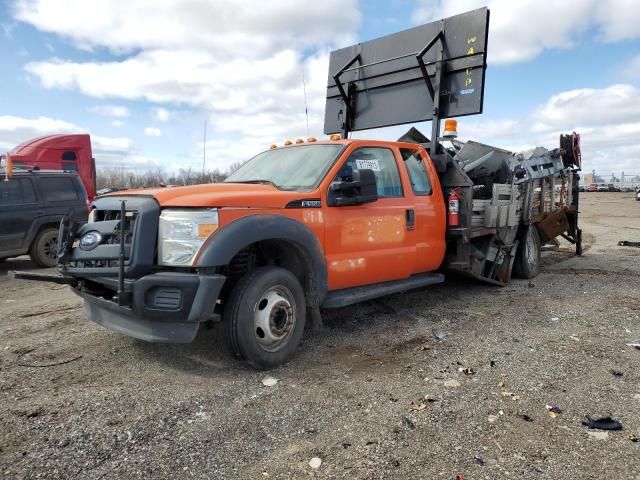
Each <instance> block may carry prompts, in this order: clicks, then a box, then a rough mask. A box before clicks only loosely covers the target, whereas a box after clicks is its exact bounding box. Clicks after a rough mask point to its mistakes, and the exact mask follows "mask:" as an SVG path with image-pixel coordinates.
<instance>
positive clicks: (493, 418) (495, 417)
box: [487, 415, 500, 423]
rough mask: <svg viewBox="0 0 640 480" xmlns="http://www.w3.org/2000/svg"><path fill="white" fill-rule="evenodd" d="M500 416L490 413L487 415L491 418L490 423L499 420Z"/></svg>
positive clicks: (488, 418)
mask: <svg viewBox="0 0 640 480" xmlns="http://www.w3.org/2000/svg"><path fill="white" fill-rule="evenodd" d="M499 418H500V417H499V416H498V415H489V416H488V417H487V420H489V423H495V422H497V421H498V419H499Z"/></svg>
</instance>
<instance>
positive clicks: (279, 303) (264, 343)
mask: <svg viewBox="0 0 640 480" xmlns="http://www.w3.org/2000/svg"><path fill="white" fill-rule="evenodd" d="M226 303H227V304H226V307H225V309H224V315H223V323H224V325H225V332H226V337H227V342H228V344H229V348H230V349H231V352H232V353H233V354H234V355H236V356H238V357H240V358H243V359H244V360H246V361H247V363H249V364H250V365H251V366H253V367H255V368H258V369H268V368H273V367H276V366H278V365H281V364H282V363H284V362H285V361H287V360H288V359H289V358H290V357H291V356H292V355H293V353H294V352H295V350H296V348H297V347H298V344H299V343H300V340H301V338H302V334H303V332H304V323H305V312H306V306H305V298H304V291H303V289H302V286H301V285H300V282H299V281H298V279H297V278H296V277H295V275H293V274H292V273H291V272H290V271H289V270H285V269H284V268H279V267H260V268H257V269H255V270H253V271H251V272H249V273H247V274H246V275H245V276H244V277H242V278H241V279H240V281H238V283H237V284H236V286H235V287H234V288H233V291H232V292H231V295H230V296H229V298H228V300H227V302H226Z"/></svg>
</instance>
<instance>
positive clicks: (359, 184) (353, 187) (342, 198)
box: [327, 169, 378, 207]
mask: <svg viewBox="0 0 640 480" xmlns="http://www.w3.org/2000/svg"><path fill="white" fill-rule="evenodd" d="M376 200H378V186H377V184H376V174H375V172H374V171H373V170H369V169H361V170H354V171H353V176H352V180H351V181H348V182H333V183H332V184H331V186H330V187H329V192H328V196H327V203H328V204H329V205H330V206H336V207H339V206H344V205H361V204H363V203H370V202H375V201H376Z"/></svg>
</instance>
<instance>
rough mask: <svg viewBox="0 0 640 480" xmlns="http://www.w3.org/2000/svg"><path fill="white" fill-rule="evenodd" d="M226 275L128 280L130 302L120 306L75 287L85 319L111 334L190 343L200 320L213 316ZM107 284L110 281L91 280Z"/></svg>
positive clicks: (166, 274)
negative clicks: (117, 333)
mask: <svg viewBox="0 0 640 480" xmlns="http://www.w3.org/2000/svg"><path fill="white" fill-rule="evenodd" d="M225 280H226V277H224V276H223V275H207V274H195V273H177V272H160V273H153V274H150V275H145V276H143V277H141V278H139V279H136V280H129V281H127V283H126V289H127V290H128V291H129V292H130V298H131V304H130V305H126V306H120V305H118V304H117V303H116V302H115V301H113V300H108V299H106V298H103V297H102V296H98V295H95V294H93V293H92V292H91V289H90V288H86V287H81V286H78V287H74V288H72V290H73V292H74V293H76V294H77V295H79V296H80V297H82V298H83V299H84V302H85V308H86V310H87V314H88V315H89V318H90V319H91V320H93V321H94V322H96V323H98V324H100V325H102V326H103V327H105V328H108V329H109V330H113V331H115V332H119V333H123V334H125V335H129V336H131V337H135V338H139V339H141V340H146V341H147V342H165V343H189V342H191V341H193V339H194V338H195V336H196V334H197V333H198V327H199V325H200V322H203V321H205V320H207V319H208V318H209V317H210V316H211V314H212V313H213V309H214V307H215V303H216V301H217V299H218V295H219V293H220V290H221V289H222V286H223V285H224V282H225ZM92 281H93V282H95V283H98V284H102V285H105V286H107V287H109V286H111V284H112V283H113V280H112V279H100V278H96V279H92Z"/></svg>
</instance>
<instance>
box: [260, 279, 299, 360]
mask: <svg viewBox="0 0 640 480" xmlns="http://www.w3.org/2000/svg"><path fill="white" fill-rule="evenodd" d="M295 307H296V305H295V300H294V299H293V294H292V293H291V291H290V290H289V289H288V288H286V287H284V286H282V285H277V286H274V287H271V288H269V289H268V290H267V291H265V292H264V293H263V294H262V296H261V297H260V300H258V302H257V303H256V306H255V309H254V315H253V319H254V332H255V335H256V340H257V341H258V344H259V345H260V347H262V348H263V349H264V350H266V351H268V352H275V351H278V350H279V349H280V348H282V347H283V346H284V345H285V344H286V343H287V341H288V340H289V337H290V336H291V332H292V331H293V327H294V325H295V323H296V316H295V311H296V308H295Z"/></svg>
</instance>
